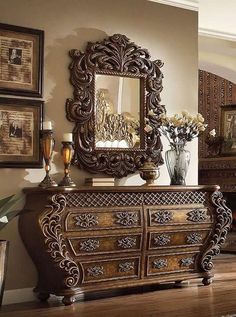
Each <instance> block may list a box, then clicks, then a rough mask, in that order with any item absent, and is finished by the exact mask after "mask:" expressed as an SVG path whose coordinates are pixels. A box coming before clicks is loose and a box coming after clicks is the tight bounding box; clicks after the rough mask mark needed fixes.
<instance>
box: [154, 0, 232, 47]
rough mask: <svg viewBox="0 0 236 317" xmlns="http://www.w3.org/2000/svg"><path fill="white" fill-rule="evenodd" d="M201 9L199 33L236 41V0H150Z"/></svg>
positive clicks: (196, 9)
mask: <svg viewBox="0 0 236 317" xmlns="http://www.w3.org/2000/svg"><path fill="white" fill-rule="evenodd" d="M149 1H153V2H158V3H162V4H166V5H171V6H176V7H180V8H183V9H187V10H194V11H199V35H203V36H210V37H215V38H221V39H225V40H230V41H236V19H235V11H236V0H227V1H223V0H149Z"/></svg>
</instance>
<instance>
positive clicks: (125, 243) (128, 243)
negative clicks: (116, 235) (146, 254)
mask: <svg viewBox="0 0 236 317" xmlns="http://www.w3.org/2000/svg"><path fill="white" fill-rule="evenodd" d="M136 241H137V239H136V238H131V237H125V238H122V239H119V240H118V247H120V248H122V249H132V248H133V247H135V246H136Z"/></svg>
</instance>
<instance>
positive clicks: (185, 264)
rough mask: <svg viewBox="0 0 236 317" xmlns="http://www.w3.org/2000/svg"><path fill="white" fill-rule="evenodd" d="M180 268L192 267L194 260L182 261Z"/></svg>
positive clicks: (185, 259)
mask: <svg viewBox="0 0 236 317" xmlns="http://www.w3.org/2000/svg"><path fill="white" fill-rule="evenodd" d="M179 262H180V266H190V265H192V264H193V263H194V260H193V258H183V259H180V261H179Z"/></svg>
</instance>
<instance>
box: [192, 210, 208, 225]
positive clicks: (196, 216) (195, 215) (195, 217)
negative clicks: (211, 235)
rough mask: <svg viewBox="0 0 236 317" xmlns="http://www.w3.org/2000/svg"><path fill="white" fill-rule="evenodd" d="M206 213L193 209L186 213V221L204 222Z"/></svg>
mask: <svg viewBox="0 0 236 317" xmlns="http://www.w3.org/2000/svg"><path fill="white" fill-rule="evenodd" d="M207 218H208V217H207V213H206V210H204V209H199V208H198V209H193V210H191V211H189V212H188V213H187V220H188V221H192V222H204V221H206V220H207Z"/></svg>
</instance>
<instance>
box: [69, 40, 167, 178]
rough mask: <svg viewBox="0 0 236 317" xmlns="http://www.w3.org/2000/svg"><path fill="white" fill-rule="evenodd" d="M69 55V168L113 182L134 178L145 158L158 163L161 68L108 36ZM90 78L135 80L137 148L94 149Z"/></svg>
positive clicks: (160, 161) (147, 56)
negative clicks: (138, 86)
mask: <svg viewBox="0 0 236 317" xmlns="http://www.w3.org/2000/svg"><path fill="white" fill-rule="evenodd" d="M70 56H71V58H72V62H71V64H70V66H69V69H70V82H71V84H72V85H73V87H74V93H73V97H74V98H73V99H67V102H66V116H67V119H68V120H69V121H71V122H74V124H75V126H74V129H73V139H74V144H75V154H74V158H73V164H74V165H77V166H78V167H79V168H81V167H82V168H84V169H85V170H87V171H89V172H91V173H105V174H108V175H110V176H113V177H123V176H127V175H128V174H131V173H134V172H135V171H136V170H137V169H139V168H140V167H141V166H142V165H143V164H144V162H145V160H146V159H147V158H148V157H151V158H152V161H153V162H154V163H155V164H156V165H161V164H163V159H162V155H161V151H162V143H161V140H160V133H159V130H158V128H159V126H160V120H159V115H160V114H161V113H164V112H165V107H164V106H163V105H160V101H161V99H160V92H161V90H162V78H163V74H162V72H161V70H160V68H161V67H162V66H163V63H162V62H161V61H160V60H155V61H151V60H150V54H149V52H148V51H147V49H143V48H141V47H140V46H138V45H136V44H135V43H133V42H131V41H130V40H129V39H128V38H127V37H126V36H125V35H121V34H114V35H112V36H110V37H108V38H107V39H104V40H103V41H101V42H95V43H91V42H89V43H88V44H87V47H86V50H85V52H81V51H79V50H77V49H73V50H71V51H70ZM95 74H107V75H114V76H128V77H132V78H141V81H140V82H141V86H142V87H143V94H142V93H141V95H140V97H141V101H142V107H141V109H140V111H142V114H143V116H140V117H141V120H140V127H143V129H140V133H141V140H143V141H142V142H141V146H140V148H138V149H137V148H95V114H94V112H95V111H94V109H95ZM150 110H151V112H150ZM153 113H154V114H155V115H154V116H153ZM147 127H148V128H149V129H147ZM150 127H151V129H150Z"/></svg>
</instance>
